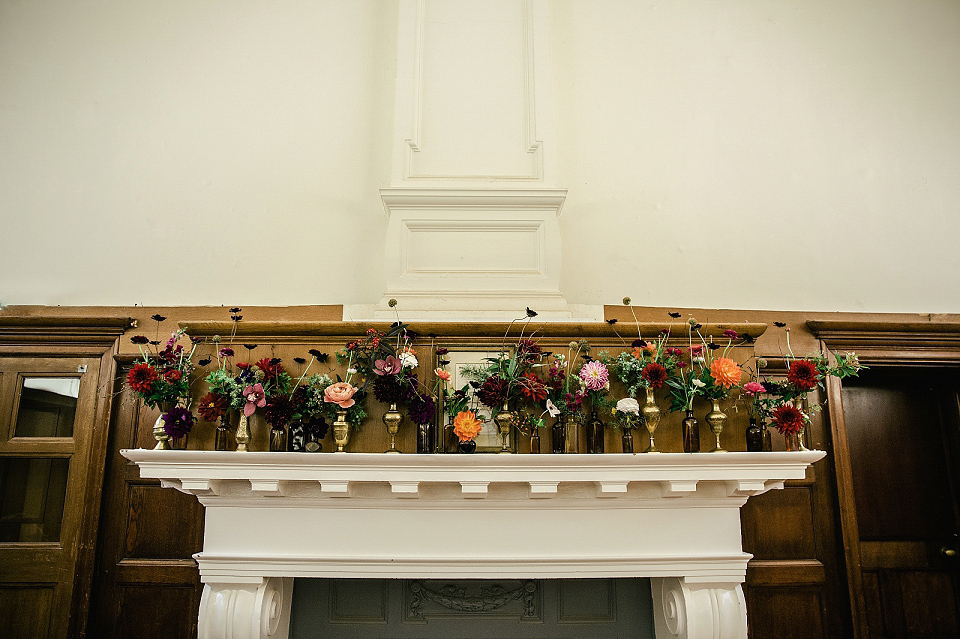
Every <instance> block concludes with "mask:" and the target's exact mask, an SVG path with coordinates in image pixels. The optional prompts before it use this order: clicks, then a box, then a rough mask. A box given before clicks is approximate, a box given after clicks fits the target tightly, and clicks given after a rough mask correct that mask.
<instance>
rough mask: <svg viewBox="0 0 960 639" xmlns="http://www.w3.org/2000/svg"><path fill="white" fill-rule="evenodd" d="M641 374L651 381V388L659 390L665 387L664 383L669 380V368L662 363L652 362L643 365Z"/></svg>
mask: <svg viewBox="0 0 960 639" xmlns="http://www.w3.org/2000/svg"><path fill="white" fill-rule="evenodd" d="M640 376H641V377H643V378H644V379H645V380H647V381H648V382H650V388H652V389H654V390H657V389H658V388H663V383H664V382H666V381H667V369H666V368H664V367H663V365H662V364H658V363H657V362H650V363H649V364H647V365H646V366H644V367H643V370H642V371H641V372H640Z"/></svg>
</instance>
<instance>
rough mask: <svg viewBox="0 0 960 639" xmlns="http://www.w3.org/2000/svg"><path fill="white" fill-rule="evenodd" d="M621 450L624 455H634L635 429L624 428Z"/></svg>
mask: <svg viewBox="0 0 960 639" xmlns="http://www.w3.org/2000/svg"><path fill="white" fill-rule="evenodd" d="M621 450H622V451H623V452H624V453H627V454H630V455H632V454H633V429H632V428H624V429H623V437H622V438H621Z"/></svg>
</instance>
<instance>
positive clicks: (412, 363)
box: [400, 352, 420, 368]
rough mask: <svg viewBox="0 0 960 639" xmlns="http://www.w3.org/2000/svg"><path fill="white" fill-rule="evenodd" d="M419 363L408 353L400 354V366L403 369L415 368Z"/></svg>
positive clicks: (414, 356) (415, 357)
mask: <svg viewBox="0 0 960 639" xmlns="http://www.w3.org/2000/svg"><path fill="white" fill-rule="evenodd" d="M419 364H420V362H419V361H418V360H417V356H416V355H414V354H413V353H410V352H403V353H400V365H401V366H403V367H404V368H416V367H417V366H418V365H419Z"/></svg>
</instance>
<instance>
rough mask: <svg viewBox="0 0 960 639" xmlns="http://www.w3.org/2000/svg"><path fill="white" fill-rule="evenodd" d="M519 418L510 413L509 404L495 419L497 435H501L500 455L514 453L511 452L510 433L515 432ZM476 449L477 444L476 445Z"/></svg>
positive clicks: (504, 404) (505, 405) (504, 406)
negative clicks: (514, 428)
mask: <svg viewBox="0 0 960 639" xmlns="http://www.w3.org/2000/svg"><path fill="white" fill-rule="evenodd" d="M516 419H517V416H516V415H514V414H513V413H512V412H510V409H509V408H508V407H507V403H506V402H504V403H503V408H502V409H501V410H500V412H498V413H497V415H496V416H495V417H494V418H493V422H494V423H495V424H496V425H497V434H498V435H500V442H501V444H500V451H499V452H500V454H501V455H509V454H512V453H513V451H512V450H510V433H511V432H512V431H513V424H514V422H515V421H516ZM474 447H476V443H474Z"/></svg>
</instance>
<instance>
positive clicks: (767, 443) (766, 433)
mask: <svg viewBox="0 0 960 639" xmlns="http://www.w3.org/2000/svg"><path fill="white" fill-rule="evenodd" d="M760 430H761V431H762V432H763V449H762V450H763V452H765V453H769V452H772V451H773V437H771V436H770V428H768V427H767V420H763V421H762V422H760Z"/></svg>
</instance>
